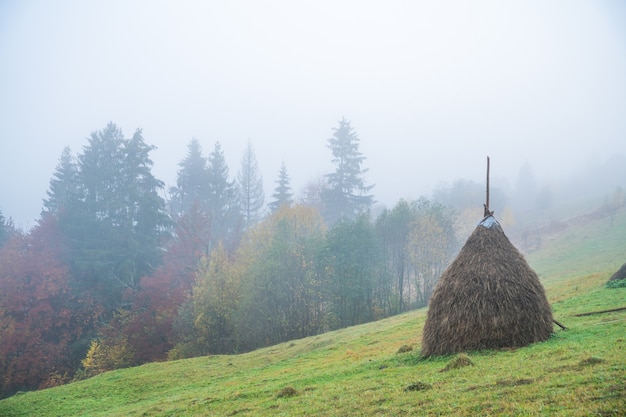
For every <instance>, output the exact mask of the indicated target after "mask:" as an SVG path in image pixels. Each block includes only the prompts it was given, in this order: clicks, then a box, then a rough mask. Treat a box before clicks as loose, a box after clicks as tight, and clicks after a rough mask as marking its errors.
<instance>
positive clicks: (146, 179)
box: [60, 123, 170, 311]
mask: <svg viewBox="0 0 626 417" xmlns="http://www.w3.org/2000/svg"><path fill="white" fill-rule="evenodd" d="M153 149H154V146H150V145H147V144H146V143H145V142H144V139H143V137H142V135H141V130H137V131H136V132H135V134H134V135H133V137H132V138H131V139H124V137H123V133H122V131H121V129H119V128H118V127H117V126H116V125H115V124H113V123H109V124H108V125H107V126H106V127H105V128H104V129H103V130H101V131H96V132H93V133H92V134H91V136H90V137H89V139H88V144H87V146H85V147H84V148H83V153H82V154H80V155H79V156H78V175H77V180H78V187H77V189H78V192H77V194H76V196H75V197H74V198H72V199H71V200H72V201H71V202H70V203H68V204H67V206H66V208H65V209H64V211H63V213H62V215H61V216H60V225H61V229H62V230H63V232H64V234H65V235H66V237H68V238H69V240H68V241H69V243H70V251H71V254H70V255H71V259H72V262H73V265H72V266H73V269H74V275H75V276H79V277H81V278H82V280H83V281H84V283H83V285H84V288H85V289H89V290H90V291H94V293H96V294H97V295H98V297H100V299H101V302H103V303H104V307H105V309H108V310H109V311H111V310H112V309H114V308H116V307H117V305H118V304H119V302H120V301H121V290H122V288H133V289H134V288H136V287H137V284H138V282H139V278H141V277H142V276H144V275H148V274H149V273H151V272H152V270H153V269H154V268H155V267H156V266H157V265H158V264H159V263H160V259H161V249H162V245H163V239H164V238H165V237H167V234H168V230H169V226H170V224H169V218H168V216H167V213H166V210H165V202H164V200H163V199H162V198H161V197H160V196H159V194H158V193H159V191H160V190H161V189H162V188H163V182H161V181H159V180H157V179H156V178H155V177H154V176H153V175H152V173H151V169H152V164H153V163H152V161H151V160H150V158H149V153H150V152H151V151H152V150H153Z"/></svg>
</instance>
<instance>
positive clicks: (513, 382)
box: [496, 378, 535, 387]
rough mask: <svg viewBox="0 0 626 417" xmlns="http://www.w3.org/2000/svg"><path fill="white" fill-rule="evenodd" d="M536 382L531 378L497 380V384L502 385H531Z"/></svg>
mask: <svg viewBox="0 0 626 417" xmlns="http://www.w3.org/2000/svg"><path fill="white" fill-rule="evenodd" d="M533 382H535V381H534V380H532V379H530V378H517V379H516V378H510V379H500V380H498V381H496V385H498V386H500V387H516V386H518V385H529V384H532V383H533Z"/></svg>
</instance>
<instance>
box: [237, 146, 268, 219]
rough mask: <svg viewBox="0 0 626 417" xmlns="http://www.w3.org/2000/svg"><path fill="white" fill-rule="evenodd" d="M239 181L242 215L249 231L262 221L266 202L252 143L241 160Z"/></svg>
mask: <svg viewBox="0 0 626 417" xmlns="http://www.w3.org/2000/svg"><path fill="white" fill-rule="evenodd" d="M237 180H238V185H239V197H240V198H239V200H240V202H241V214H242V216H243V221H244V224H245V227H246V229H249V228H250V227H251V226H253V225H255V224H256V223H258V222H259V220H261V217H262V216H263V203H264V200H265V193H264V191H263V178H262V177H261V173H260V171H259V164H258V162H257V159H256V155H255V154H254V151H253V150H252V145H251V144H250V142H248V147H247V148H246V150H245V152H244V154H243V156H242V158H241V170H240V171H239V174H238V175H237Z"/></svg>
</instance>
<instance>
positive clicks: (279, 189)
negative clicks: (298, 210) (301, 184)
mask: <svg viewBox="0 0 626 417" xmlns="http://www.w3.org/2000/svg"><path fill="white" fill-rule="evenodd" d="M276 184H277V185H276V188H274V194H272V199H273V200H272V201H271V202H270V203H269V205H268V206H269V209H270V211H271V212H272V213H275V212H276V211H277V210H278V209H279V208H281V207H283V206H285V207H291V205H292V204H293V193H292V192H291V185H290V179H289V174H288V173H287V167H286V166H285V163H284V162H283V163H282V164H281V166H280V171H279V172H278V180H276Z"/></svg>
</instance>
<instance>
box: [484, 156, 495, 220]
mask: <svg viewBox="0 0 626 417" xmlns="http://www.w3.org/2000/svg"><path fill="white" fill-rule="evenodd" d="M486 194H487V195H486V198H485V204H483V206H484V207H485V217H487V216H491V215H493V211H489V157H487V193H486Z"/></svg>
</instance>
